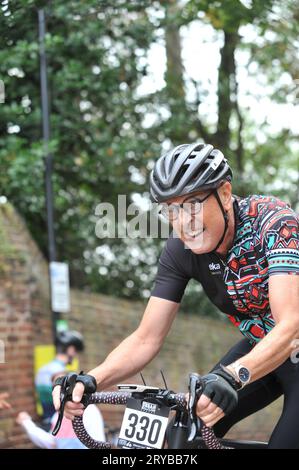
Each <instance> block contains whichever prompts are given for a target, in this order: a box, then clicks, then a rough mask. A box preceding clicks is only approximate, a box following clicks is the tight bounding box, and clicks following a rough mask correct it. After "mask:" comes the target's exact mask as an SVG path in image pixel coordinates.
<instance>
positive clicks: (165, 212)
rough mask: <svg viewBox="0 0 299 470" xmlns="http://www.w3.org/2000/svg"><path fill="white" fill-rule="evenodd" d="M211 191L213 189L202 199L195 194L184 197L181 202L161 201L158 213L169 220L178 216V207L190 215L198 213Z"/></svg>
mask: <svg viewBox="0 0 299 470" xmlns="http://www.w3.org/2000/svg"><path fill="white" fill-rule="evenodd" d="M213 192H214V191H211V192H210V193H209V194H207V195H206V196H205V197H204V198H203V199H200V198H199V197H195V196H194V197H192V198H190V199H188V198H186V199H185V200H184V201H183V202H182V203H181V204H175V203H172V204H167V203H166V202H163V203H161V204H160V207H159V214H160V215H162V216H163V217H164V218H165V219H167V220H169V221H171V222H172V221H173V220H175V219H177V218H178V216H179V213H180V209H184V212H185V213H186V214H188V215H190V216H193V215H195V214H199V213H200V211H201V209H202V207H203V203H204V201H206V199H208V197H210V196H211V194H213Z"/></svg>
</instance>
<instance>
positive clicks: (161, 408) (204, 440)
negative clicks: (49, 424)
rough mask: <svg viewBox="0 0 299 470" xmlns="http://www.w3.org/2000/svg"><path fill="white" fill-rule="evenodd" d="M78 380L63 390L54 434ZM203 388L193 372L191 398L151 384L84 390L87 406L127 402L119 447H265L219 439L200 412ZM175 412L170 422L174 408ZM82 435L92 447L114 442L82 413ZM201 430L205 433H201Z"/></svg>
mask: <svg viewBox="0 0 299 470" xmlns="http://www.w3.org/2000/svg"><path fill="white" fill-rule="evenodd" d="M73 386H74V383H73V384H70V385H69V387H68V388H67V389H64V390H63V387H62V392H61V409H60V413H59V417H58V420H57V423H56V426H55V428H54V430H53V434H54V435H56V434H57V432H58V430H59V428H60V425H61V421H62V417H63V410H64V405H65V403H66V401H67V400H71V396H72V389H73ZM202 392H203V382H202V378H201V376H200V375H199V374H195V373H193V374H190V376H189V400H188V402H187V401H186V394H185V393H174V392H173V391H171V390H169V389H167V388H158V387H151V386H147V385H134V384H121V385H118V391H112V392H96V393H93V394H90V395H88V394H84V395H83V398H82V403H83V404H84V406H85V407H87V406H88V405H90V404H92V403H95V404H107V405H108V404H109V405H126V409H125V413H124V418H123V422H122V426H121V429H120V433H119V438H118V447H119V448H126V449H142V448H145V449H162V448H168V449H265V448H267V443H266V442H258V441H241V440H231V439H218V438H217V437H216V436H215V434H214V431H213V429H212V428H208V427H207V426H205V424H204V423H203V422H202V421H201V420H200V419H199V418H198V417H197V415H196V404H197V400H198V398H199V397H200V395H201V393H202ZM171 411H174V412H175V416H174V419H173V421H172V423H169V415H170V412H171ZM73 429H74V432H75V434H76V435H77V437H78V439H80V441H81V442H82V443H83V444H84V445H85V446H86V447H87V448H89V449H111V443H110V442H100V441H96V440H94V439H93V438H92V437H91V436H90V435H89V434H88V433H87V431H86V429H85V427H84V424H83V419H82V416H76V417H75V418H74V420H73ZM199 433H200V434H201V437H199Z"/></svg>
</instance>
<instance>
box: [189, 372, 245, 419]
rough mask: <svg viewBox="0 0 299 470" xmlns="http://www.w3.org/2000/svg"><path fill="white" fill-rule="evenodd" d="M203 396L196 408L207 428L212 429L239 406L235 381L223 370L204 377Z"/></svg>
mask: <svg viewBox="0 0 299 470" xmlns="http://www.w3.org/2000/svg"><path fill="white" fill-rule="evenodd" d="M202 379H203V382H204V389H203V394H202V395H201V397H200V398H199V400H198V402H197V406H196V414H197V416H198V417H199V418H201V419H202V421H203V422H204V423H205V425H206V426H208V427H212V426H214V424H216V423H217V421H219V420H220V419H221V418H223V416H224V415H226V414H229V413H231V412H232V410H233V409H234V408H235V407H236V406H237V403H238V394H237V391H236V388H237V384H236V381H235V379H234V378H233V377H232V376H230V375H229V374H228V373H227V372H224V371H223V370H222V369H219V370H218V369H217V370H215V371H214V372H212V373H210V374H207V375H204V376H203V377H202Z"/></svg>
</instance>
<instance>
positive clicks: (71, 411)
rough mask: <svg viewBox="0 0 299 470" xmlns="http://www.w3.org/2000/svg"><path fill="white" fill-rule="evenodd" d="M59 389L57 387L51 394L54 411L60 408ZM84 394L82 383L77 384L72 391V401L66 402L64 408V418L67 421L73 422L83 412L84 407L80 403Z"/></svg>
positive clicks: (59, 387) (58, 386)
mask: <svg viewBox="0 0 299 470" xmlns="http://www.w3.org/2000/svg"><path fill="white" fill-rule="evenodd" d="M60 389H61V386H60V385H57V386H56V387H55V388H54V390H53V392H52V397H53V403H54V408H55V410H56V411H59V408H60ZM83 393H84V385H83V384H82V383H77V384H76V385H75V388H74V390H73V395H72V400H73V401H68V402H66V404H65V407H64V416H65V417H66V418H68V419H71V420H73V419H74V417H75V416H82V415H83V412H84V406H83V404H82V403H80V401H81V400H82V396H83Z"/></svg>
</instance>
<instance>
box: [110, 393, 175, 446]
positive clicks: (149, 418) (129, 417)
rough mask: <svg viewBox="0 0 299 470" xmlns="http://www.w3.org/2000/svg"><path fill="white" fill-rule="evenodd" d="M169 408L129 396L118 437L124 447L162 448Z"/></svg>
mask: <svg viewBox="0 0 299 470" xmlns="http://www.w3.org/2000/svg"><path fill="white" fill-rule="evenodd" d="M168 416H169V408H167V407H166V406H162V407H161V406H159V405H157V404H153V403H150V402H147V401H142V400H137V399H135V398H129V400H128V402H127V407H126V410H125V413H124V418H123V422H122V425H121V430H120V433H119V438H118V447H120V448H123V449H162V447H163V443H164V437H165V432H166V428H167V424H168Z"/></svg>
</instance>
